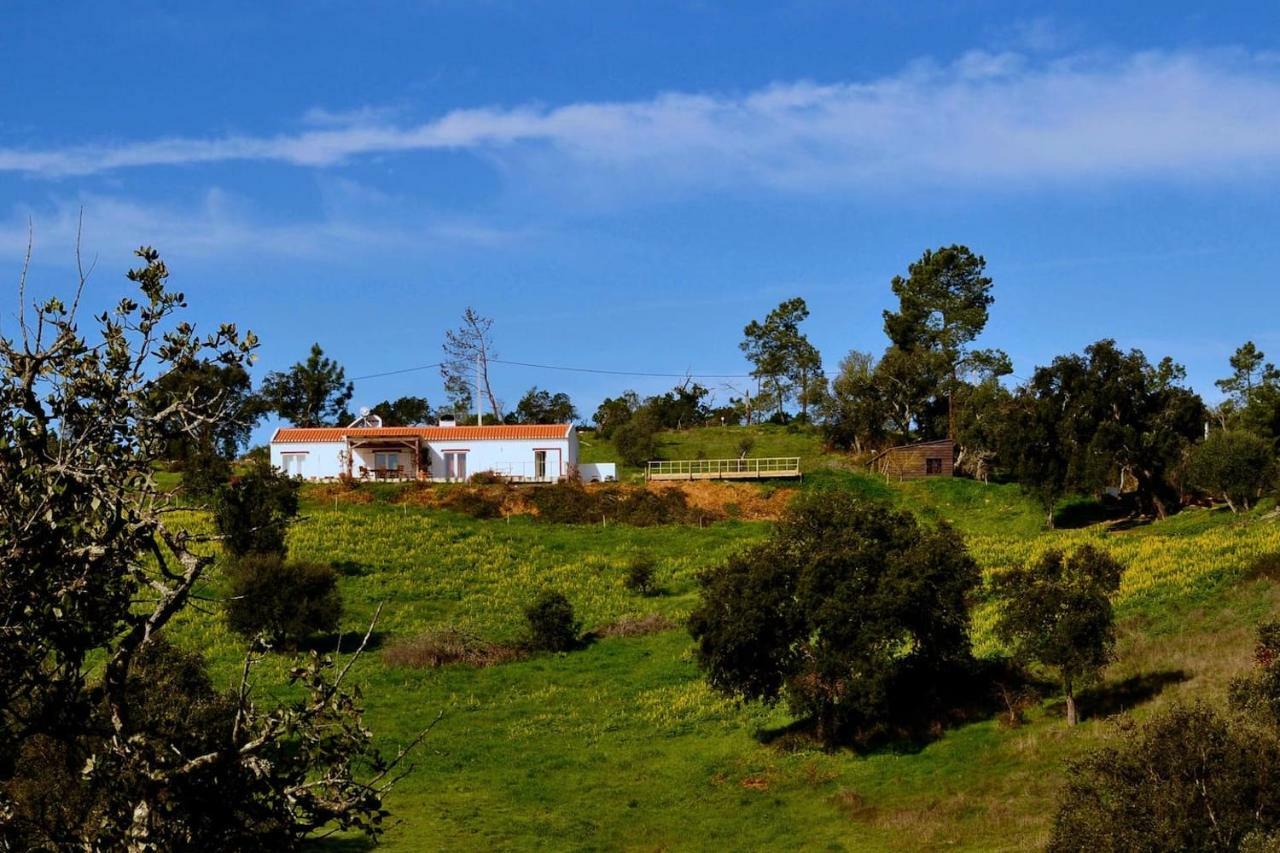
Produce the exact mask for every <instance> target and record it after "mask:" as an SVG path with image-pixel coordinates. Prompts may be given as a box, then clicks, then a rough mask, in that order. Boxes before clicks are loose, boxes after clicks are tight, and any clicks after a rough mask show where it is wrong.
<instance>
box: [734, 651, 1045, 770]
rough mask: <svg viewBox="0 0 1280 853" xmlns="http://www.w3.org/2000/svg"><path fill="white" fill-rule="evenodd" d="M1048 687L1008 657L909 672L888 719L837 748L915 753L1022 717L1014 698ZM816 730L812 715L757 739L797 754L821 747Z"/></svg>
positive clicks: (856, 731) (855, 731)
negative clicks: (967, 729)
mask: <svg viewBox="0 0 1280 853" xmlns="http://www.w3.org/2000/svg"><path fill="white" fill-rule="evenodd" d="M1047 689H1050V685H1048V684H1047V683H1046V682H1044V681H1041V680H1038V679H1036V678H1033V677H1032V676H1030V675H1029V674H1028V673H1026V672H1025V671H1024V670H1022V669H1021V668H1020V667H1018V666H1016V665H1015V664H1013V663H1012V662H1011V661H1008V660H1004V659H982V660H975V661H971V662H970V663H969V664H968V665H967V666H964V667H958V668H956V669H955V670H954V671H952V672H950V673H933V674H928V673H923V672H920V673H907V674H905V675H904V676H903V678H902V680H901V682H900V683H899V684H898V685H897V687H896V688H895V689H894V691H893V692H894V693H895V694H896V697H895V699H894V700H893V701H892V702H891V703H890V704H891V707H890V708H889V709H888V711H887V712H886V714H885V715H884V720H883V721H882V722H879V723H877V724H875V725H870V726H864V727H862V728H860V729H858V728H855V729H852V730H851V731H848V732H846V734H845V736H844V737H843V738H842V739H841V742H840V743H839V744H838V748H839V749H842V750H846V749H847V750H850V751H852V752H854V753H857V754H860V755H873V754H892V755H914V754H916V753H918V752H920V751H921V750H923V749H924V748H925V747H927V746H928V745H929V744H931V743H933V742H934V741H936V740H938V739H939V738H941V737H942V736H943V735H945V734H946V732H947V731H948V730H949V729H955V728H959V727H960V726H964V725H968V724H969V723H975V722H980V721H983V720H990V719H993V718H996V717H999V716H1003V715H1013V716H1017V717H1019V718H1020V716H1021V711H1020V710H1018V709H1016V708H1014V707H1013V706H1011V705H1010V704H1009V697H1010V696H1023V695H1025V696H1033V697H1038V696H1040V695H1042V694H1043V693H1044V692H1045V691H1046V690H1047ZM816 729H817V726H816V721H815V719H814V718H811V717H809V718H802V719H798V720H794V721H792V722H790V723H788V724H786V725H784V726H780V727H776V728H766V729H760V730H758V731H757V732H756V734H755V737H756V740H758V741H759V742H760V743H763V744H767V745H770V746H772V747H774V748H775V749H778V750H780V751H784V752H794V751H799V750H808V749H813V748H814V747H815V746H822V744H821V743H820V742H819V741H818V739H817V737H816Z"/></svg>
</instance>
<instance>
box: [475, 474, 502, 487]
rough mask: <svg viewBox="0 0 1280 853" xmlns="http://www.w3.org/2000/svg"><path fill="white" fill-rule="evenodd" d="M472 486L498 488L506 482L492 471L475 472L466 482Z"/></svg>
mask: <svg viewBox="0 0 1280 853" xmlns="http://www.w3.org/2000/svg"><path fill="white" fill-rule="evenodd" d="M467 482H469V483H470V484H471V485H473V486H500V485H502V484H503V483H505V482H506V480H504V479H503V478H502V475H501V474H498V473H495V472H493V471H477V472H475V473H474V474H472V475H471V477H470V478H469V479H468V480H467Z"/></svg>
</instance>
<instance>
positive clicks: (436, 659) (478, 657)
mask: <svg viewBox="0 0 1280 853" xmlns="http://www.w3.org/2000/svg"><path fill="white" fill-rule="evenodd" d="M519 658H520V650H519V649H517V648H514V647H512V646H503V645H499V644H497V643H490V642H489V641H487V640H483V639H481V638H480V637H478V636H476V635H475V634H472V633H470V632H469V631H463V630H462V629H460V628H453V627H448V628H439V629H437V630H434V631H428V632H426V633H425V634H421V635H419V636H417V637H414V638H413V639H410V640H404V641H402V642H399V643H396V644H395V645H394V646H391V647H390V648H388V649H387V650H386V651H385V652H384V653H383V655H382V659H383V660H384V661H386V663H387V664H388V665H389V666H404V667H413V668H415V669H435V668H437V667H441V666H448V665H450V664H458V663H460V664H464V665H466V666H474V667H486V666H494V665H495V664H500V663H507V662H508V661H513V660H518V659H519Z"/></svg>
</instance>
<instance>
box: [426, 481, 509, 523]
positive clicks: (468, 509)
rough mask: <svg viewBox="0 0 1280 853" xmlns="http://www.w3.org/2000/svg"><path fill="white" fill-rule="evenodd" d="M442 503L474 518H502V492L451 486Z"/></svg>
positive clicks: (443, 505) (454, 510) (446, 507)
mask: <svg viewBox="0 0 1280 853" xmlns="http://www.w3.org/2000/svg"><path fill="white" fill-rule="evenodd" d="M440 505H441V506H442V507H444V508H445V509H447V510H451V511H453V512H460V513H462V514H463V515H469V516H471V517H472V518H501V517H502V494H501V493H500V492H498V493H495V492H491V491H483V490H481V489H473V488H465V487H461V486H451V487H450V488H448V489H447V490H446V491H445V493H444V497H443V498H441V500H440Z"/></svg>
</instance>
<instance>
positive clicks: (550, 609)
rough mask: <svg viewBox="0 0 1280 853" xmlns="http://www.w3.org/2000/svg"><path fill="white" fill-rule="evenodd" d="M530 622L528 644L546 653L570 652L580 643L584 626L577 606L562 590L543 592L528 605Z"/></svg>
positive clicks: (527, 618) (526, 609) (527, 611)
mask: <svg viewBox="0 0 1280 853" xmlns="http://www.w3.org/2000/svg"><path fill="white" fill-rule="evenodd" d="M524 618H525V620H526V621H527V622H528V623H529V639H528V645H529V648H531V649H536V650H538V651H546V652H567V651H570V650H571V649H573V648H575V647H576V646H577V645H578V632H579V630H581V628H582V626H581V624H580V623H579V622H578V620H577V619H576V618H574V615H573V605H572V604H570V603H569V599H567V598H565V597H564V595H563V594H562V593H559V592H552V591H550V590H548V591H546V592H543V593H542V594H541V595H539V596H538V597H537V598H536V599H535V600H534V602H533V604H531V605H529V606H528V607H527V608H525V611H524Z"/></svg>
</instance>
